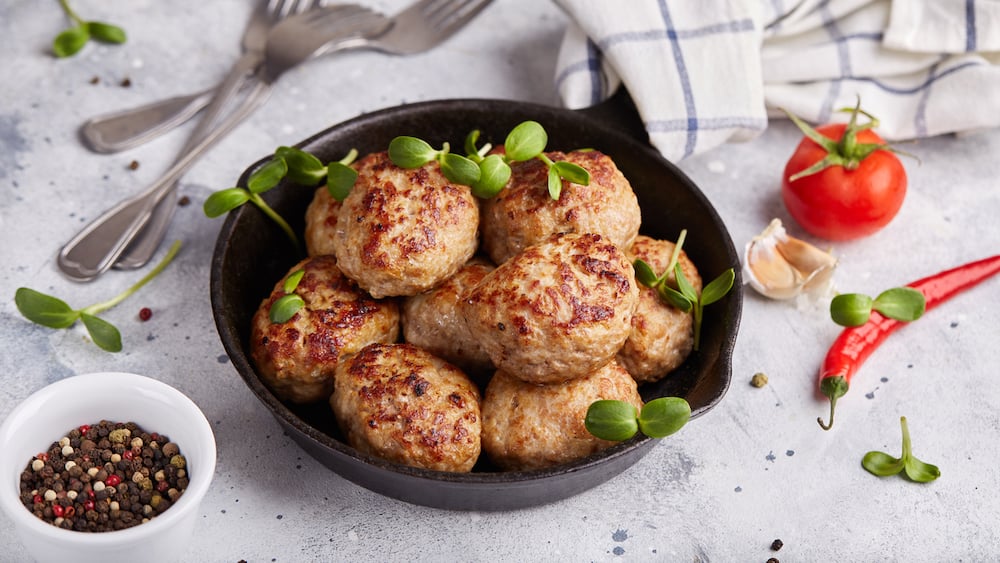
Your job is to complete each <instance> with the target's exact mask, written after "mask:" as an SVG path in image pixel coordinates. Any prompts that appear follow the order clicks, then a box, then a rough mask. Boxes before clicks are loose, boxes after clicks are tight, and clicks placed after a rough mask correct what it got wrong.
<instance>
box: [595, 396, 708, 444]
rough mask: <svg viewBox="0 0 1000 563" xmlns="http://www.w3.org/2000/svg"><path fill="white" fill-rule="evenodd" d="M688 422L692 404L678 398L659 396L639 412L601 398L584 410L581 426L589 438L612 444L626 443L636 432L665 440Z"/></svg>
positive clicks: (629, 405) (633, 408)
mask: <svg viewBox="0 0 1000 563" xmlns="http://www.w3.org/2000/svg"><path fill="white" fill-rule="evenodd" d="M690 419H691V405H689V404H688V402H687V401H686V400H684V399H683V398H681V397H660V398H658V399H653V400H652V401H650V402H648V403H646V404H645V405H643V407H642V409H641V410H636V408H635V407H634V406H633V405H632V404H630V403H627V402H625V401H618V400H612V399H600V400H597V401H594V402H593V403H591V404H590V407H588V408H587V415H586V417H585V418H584V421H583V422H584V426H585V427H586V428H587V431H588V432H590V433H591V434H592V435H594V436H596V437H598V438H600V439H602V440H609V441H613V442H620V441H622V440H628V439H629V438H631V437H632V436H635V434H636V432H642V433H643V434H645V435H646V436H649V437H650V438H665V437H667V436H669V435H671V434H673V433H675V432H677V431H678V430H680V429H681V428H682V427H683V426H684V425H685V424H687V422H688V420H690Z"/></svg>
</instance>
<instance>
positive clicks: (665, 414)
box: [639, 397, 691, 438]
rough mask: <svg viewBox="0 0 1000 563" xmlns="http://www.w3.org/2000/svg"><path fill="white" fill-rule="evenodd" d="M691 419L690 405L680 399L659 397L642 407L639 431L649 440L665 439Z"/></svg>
mask: <svg viewBox="0 0 1000 563" xmlns="http://www.w3.org/2000/svg"><path fill="white" fill-rule="evenodd" d="M690 419H691V405H689V404H688V402H687V401H685V400H684V399H682V398H680V397H660V398H658V399H653V400H652V401H650V402H648V403H646V404H645V405H643V407H642V411H641V412H640V413H639V430H641V431H642V433H643V434H645V435H647V436H649V437H650V438H666V437H667V436H669V435H671V434H673V433H674V432H677V431H678V430H680V429H681V428H682V427H683V426H684V425H685V424H687V422H688V420H690Z"/></svg>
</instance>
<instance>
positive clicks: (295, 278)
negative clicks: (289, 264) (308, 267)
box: [268, 270, 306, 324]
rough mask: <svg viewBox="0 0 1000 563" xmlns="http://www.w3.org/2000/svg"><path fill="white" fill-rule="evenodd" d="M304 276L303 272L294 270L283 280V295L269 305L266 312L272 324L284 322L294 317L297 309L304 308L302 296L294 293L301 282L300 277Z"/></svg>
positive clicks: (304, 272) (304, 303)
mask: <svg viewBox="0 0 1000 563" xmlns="http://www.w3.org/2000/svg"><path fill="white" fill-rule="evenodd" d="M305 274H306V271H305V270H295V271H294V272H292V273H291V274H289V275H288V277H287V278H285V283H284V284H282V287H281V289H282V290H283V291H284V292H285V294H284V295H282V296H281V297H279V298H278V299H276V300H275V301H274V303H272V304H271V309H270V310H268V317H270V319H271V322H272V323H275V324H281V323H283V322H286V321H288V319H290V318H292V317H294V316H295V313H298V312H299V309H301V308H302V307H305V305H306V302H305V301H303V300H302V296H300V295H299V294H298V293H295V288H297V287H299V282H300V281H302V276H304V275H305Z"/></svg>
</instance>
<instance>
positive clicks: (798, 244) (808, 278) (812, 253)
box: [743, 219, 837, 299]
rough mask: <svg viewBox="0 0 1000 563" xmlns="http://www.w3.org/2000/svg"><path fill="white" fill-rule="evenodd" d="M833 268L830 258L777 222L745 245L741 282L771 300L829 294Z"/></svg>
mask: <svg viewBox="0 0 1000 563" xmlns="http://www.w3.org/2000/svg"><path fill="white" fill-rule="evenodd" d="M836 267H837V259H836V258H834V257H833V255H831V254H830V253H828V252H824V251H822V250H820V249H819V248H816V247H815V246H813V245H811V244H809V243H808V242H805V241H803V240H800V239H797V238H795V237H792V236H789V235H788V233H787V232H786V231H785V227H784V226H783V225H782V224H781V220H780V219H774V220H772V221H771V223H770V224H769V225H768V226H767V228H766V229H764V231H763V232H762V233H761V234H759V235H757V236H755V237H754V238H753V239H752V240H751V241H750V242H749V243H747V245H746V247H745V249H744V254H743V277H744V279H745V280H746V281H747V283H749V284H750V286H751V287H753V288H754V289H755V290H757V292H759V293H760V294H761V295H764V296H766V297H769V298H771V299H791V298H793V297H796V296H798V295H801V294H803V293H809V294H811V295H821V294H822V293H824V292H829V291H831V290H832V282H833V272H834V270H835V269H836Z"/></svg>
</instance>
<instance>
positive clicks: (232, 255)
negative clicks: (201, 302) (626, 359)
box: [211, 93, 742, 511]
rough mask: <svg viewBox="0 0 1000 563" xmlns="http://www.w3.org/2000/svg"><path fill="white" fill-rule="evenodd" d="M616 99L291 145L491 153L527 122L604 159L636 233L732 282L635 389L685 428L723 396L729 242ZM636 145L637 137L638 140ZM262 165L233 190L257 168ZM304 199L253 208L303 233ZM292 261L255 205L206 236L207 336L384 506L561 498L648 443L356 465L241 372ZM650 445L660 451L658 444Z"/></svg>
mask: <svg viewBox="0 0 1000 563" xmlns="http://www.w3.org/2000/svg"><path fill="white" fill-rule="evenodd" d="M633 108H634V106H631V104H630V101H629V100H628V97H627V94H623V93H622V94H619V95H617V96H616V97H615V98H613V99H612V100H611V101H610V102H608V103H605V104H604V105H602V106H598V107H597V108H596V109H592V110H588V111H572V110H566V109H558V108H552V107H547V106H543V105H536V104H531V103H521V102H511V101H500V100H441V101H432V102H423V103H416V104H411V105H404V106H400V107H395V108H391V109H386V110H382V111H377V112H374V113H371V114H367V115H362V116H360V117H357V118H355V119H351V120H349V121H346V122H344V123H341V124H339V125H334V126H333V127H331V128H329V129H327V130H325V131H322V132H320V133H318V134H316V135H314V136H312V137H310V138H309V139H306V140H305V141H302V142H301V143H300V144H298V145H297V146H298V147H299V148H302V149H303V150H306V151H308V152H310V153H313V154H315V155H316V156H318V157H319V158H320V159H321V160H322V161H323V162H330V161H333V160H339V159H340V158H342V157H343V156H344V155H345V154H347V152H348V151H349V150H350V149H352V148H356V149H357V150H358V151H359V152H360V153H361V154H366V153H369V152H374V151H380V150H385V149H386V147H388V145H389V141H390V140H391V139H392V138H393V137H396V136H397V135H414V136H417V137H421V138H423V139H425V140H427V141H429V142H430V143H431V144H432V145H434V146H440V145H441V143H443V142H445V141H448V142H450V143H451V145H452V146H453V147H454V146H457V147H461V146H462V141H463V139H464V138H465V136H466V135H467V134H468V132H469V131H470V130H472V129H480V130H481V131H482V132H483V134H482V137H481V142H487V141H488V142H492V143H493V144H494V145H498V144H502V143H503V139H504V138H505V136H506V134H507V132H508V131H510V130H511V129H512V128H513V127H514V126H515V125H517V124H518V123H520V122H522V121H525V120H528V119H532V120H536V121H538V122H540V123H541V124H542V125H543V126H544V127H545V129H546V131H547V132H548V133H549V144H548V149H549V150H572V149H575V148H584V147H587V148H594V149H598V150H601V151H603V152H604V153H606V154H608V155H610V156H611V157H612V158H613V159H614V160H615V162H616V163H617V164H618V166H619V168H620V169H621V170H622V171H623V172H624V174H625V176H626V177H627V178H628V179H629V180H630V182H631V183H632V186H633V188H634V190H635V192H636V195H637V196H638V199H639V203H640V206H641V207H642V232H643V233H644V234H647V235H649V236H652V237H654V238H663V239H669V240H675V239H676V237H677V235H678V233H679V232H680V231H681V229H687V230H688V236H687V242H685V245H684V248H685V250H686V251H687V253H688V255H689V256H690V257H691V259H692V260H694V262H695V264H696V265H697V266H698V268H699V270H700V273H701V275H702V277H703V278H704V279H705V280H706V282H707V281H708V280H711V279H713V278H715V277H716V276H718V275H719V274H720V273H721V272H723V271H724V270H725V269H727V268H730V267H733V268H735V270H736V273H737V279H736V285H735V289H734V291H732V292H730V293H729V295H728V296H727V297H725V298H724V299H723V300H722V301H720V302H718V303H716V304H713V305H711V306H709V307H707V308H706V309H705V317H704V326H703V328H702V335H701V350H700V351H698V352H696V353H693V354H692V355H691V357H689V359H688V360H687V361H686V362H685V363H684V365H682V366H681V367H680V368H678V369H677V370H676V372H675V373H672V374H671V375H670V376H669V377H667V378H665V379H663V380H661V381H660V382H658V383H655V384H648V385H645V386H643V387H641V388H640V391H641V393H642V396H643V399H644V400H647V401H648V400H651V399H653V398H656V397H660V396H680V397H684V398H686V399H687V401H688V402H689V403H690V405H691V410H692V419H694V418H696V417H698V416H701V415H703V414H705V412H707V411H708V410H709V409H711V408H712V407H713V406H715V405H716V404H717V403H718V402H719V401H720V400H721V399H722V397H723V395H724V394H725V392H726V390H727V388H728V387H729V381H730V377H731V365H730V362H731V357H732V349H733V345H734V344H735V341H736V332H737V328H738V325H739V320H740V312H741V308H742V298H741V292H740V291H739V288H740V285H741V283H742V282H741V280H740V275H739V270H740V269H739V259H738V257H737V254H736V250H735V248H734V247H733V242H732V240H731V239H730V236H729V233H728V231H727V230H726V227H725V225H723V223H722V221H721V220H720V218H719V216H718V214H717V213H716V211H715V210H714V209H713V207H712V206H711V204H710V203H709V202H708V200H707V199H706V198H705V196H704V195H703V194H702V193H701V191H700V190H699V189H698V188H697V187H696V186H695V185H694V184H693V183H692V182H691V181H690V180H689V179H688V178H687V177H686V176H685V175H684V174H683V173H682V172H681V171H680V170H678V169H677V168H676V167H674V166H673V165H672V164H671V163H669V162H667V161H666V160H664V159H663V158H662V156H661V155H660V154H659V153H658V152H657V151H655V150H654V149H652V148H651V147H650V146H649V145H648V144H646V142H645V141H644V140H639V139H646V136H645V133H644V131H643V129H642V126H641V124H640V123H639V122H638V121H637V117H636V114H635V113H634V109H633ZM640 135H641V136H640ZM267 158H268V157H265V158H263V159H261V160H260V161H259V162H257V163H255V164H253V165H252V166H251V167H250V168H248V169H247V170H246V171H245V172H244V173H243V175H242V177H241V178H240V185H241V186H245V185H246V181H247V178H248V177H249V175H250V173H252V172H253V171H254V170H255V169H256V168H257V167H258V166H260V165H261V164H262V163H263V162H265V161H266V160H267ZM313 191H314V190H313V189H312V188H304V187H301V186H295V185H279V186H278V187H277V188H275V189H273V190H271V191H269V192H267V193H265V194H264V195H265V199H266V200H267V201H268V203H269V204H270V205H272V206H273V207H274V208H275V209H276V210H277V211H278V212H279V213H280V214H281V215H282V216H283V217H285V218H286V219H288V220H289V221H290V222H291V223H292V226H293V227H294V228H296V229H298V232H300V233H301V232H302V229H303V223H304V214H305V209H306V206H307V205H308V204H309V201H310V200H311V199H312V194H313ZM299 259H300V256H298V255H297V254H296V252H295V251H294V249H293V248H292V247H291V245H290V243H289V242H288V240H287V239H286V238H285V235H284V234H283V233H282V232H281V231H280V230H279V229H278V228H277V227H276V226H275V225H274V224H273V223H272V222H271V221H270V220H269V219H267V218H265V217H264V215H263V214H262V213H260V212H259V211H258V210H257V209H256V208H255V207H252V206H246V205H245V206H242V207H241V208H239V209H238V210H237V211H234V212H232V213H230V215H229V216H228V217H227V219H226V221H225V223H224V225H223V226H222V230H221V232H220V233H219V238H218V241H217V242H216V246H215V254H214V256H213V258H212V266H211V298H212V308H213V312H214V316H215V322H216V326H217V328H218V331H219V336H220V338H221V339H222V343H223V345H224V346H225V349H226V352H227V353H228V354H229V357H230V359H231V360H232V362H233V365H234V366H235V367H236V370H237V371H238V372H239V374H240V375H241V376H242V378H243V380H244V381H245V382H246V384H247V386H248V387H249V388H250V389H251V391H253V393H254V394H255V395H256V396H257V398H258V399H259V400H260V401H261V402H262V403H264V405H265V406H266V407H267V408H268V410H270V411H271V413H272V414H273V415H274V417H275V418H276V419H277V420H278V422H279V423H280V424H281V425H282V426H283V427H284V429H285V430H286V431H287V432H288V434H289V435H290V436H291V437H292V439H293V440H295V441H296V442H297V443H298V444H299V445H300V446H301V447H302V448H303V449H305V450H306V451H307V452H308V453H309V454H310V455H312V456H313V457H314V458H316V459H317V460H318V461H320V462H321V463H323V464H324V465H326V466H327V467H329V468H330V469H332V470H333V471H334V472H336V473H338V474H339V475H341V476H342V477H344V478H346V479H348V480H350V481H353V482H354V483H356V484H358V485H361V486H362V487H366V488H368V489H370V490H372V491H375V492H378V493H381V494H383V495H386V496H389V497H392V498H395V499H399V500H403V501H406V502H410V503H414V504H420V505H425V506H431V507H437V508H445V509H458V510H484V511H485V510H509V509H516V508H522V507H528V506H534V505H541V504H545V503H549V502H553V501H556V500H560V499H564V498H567V497H569V496H572V495H575V494H577V493H579V492H582V491H584V490H587V489H589V488H591V487H594V486H596V485H598V484H600V483H603V482H604V481H606V480H608V479H610V478H611V477H613V476H615V475H617V474H619V473H621V472H622V471H624V470H625V469H627V468H628V467H630V466H631V465H632V464H634V463H635V462H636V461H638V460H639V459H640V458H641V457H642V456H643V455H645V454H646V453H647V452H648V451H649V450H650V449H651V448H652V447H653V446H654V445H656V444H657V442H658V441H657V440H653V439H650V438H645V437H638V436H637V437H635V438H633V439H631V440H629V441H627V442H623V443H620V444H617V445H615V446H613V447H611V448H610V449H607V450H605V451H603V452H600V453H598V454H595V455H593V456H591V457H589V458H587V459H584V460H580V461H578V462H575V463H570V464H565V465H561V466H558V467H553V468H550V469H545V470H539V471H525V472H502V471H499V470H497V469H496V468H494V467H491V466H490V465H489V462H488V461H487V460H486V459H485V454H484V455H483V459H482V460H481V461H480V463H479V464H478V465H477V466H476V468H475V469H474V470H473V472H472V473H467V474H450V473H444V472H437V471H428V470H422V469H416V468H411V467H406V466H402V465H398V464H395V463H391V462H388V461H385V460H382V459H378V458H374V457H371V456H368V455H364V454H362V453H360V452H358V451H357V450H355V449H354V448H352V447H350V446H348V445H347V444H346V443H345V442H344V441H343V437H342V435H341V433H340V432H339V431H338V429H337V428H336V424H335V422H334V421H333V416H332V413H331V412H330V411H329V407H328V406H327V405H326V404H325V403H324V404H320V405H317V406H314V407H302V406H298V405H293V404H291V403H288V404H286V403H284V402H282V401H280V400H278V399H277V398H276V397H275V396H274V395H273V394H272V393H271V392H270V390H268V388H267V387H265V386H264V384H263V383H262V382H261V380H260V379H259V378H258V376H257V374H256V373H255V372H254V367H253V365H252V363H251V361H250V359H249V358H250V349H249V332H250V319H251V317H252V316H253V314H254V312H255V311H256V309H257V307H258V306H259V305H260V302H261V300H263V299H264V298H265V297H266V296H267V295H268V294H269V292H270V291H271V289H272V288H273V286H274V284H275V283H276V282H277V280H279V279H281V277H282V276H284V275H285V274H286V273H287V271H288V269H289V268H291V266H292V265H294V264H295V263H296V262H297V261H298V260H299ZM661 447H666V448H669V447H670V439H669V438H667V439H666V441H665V443H664V444H663V445H662V446H661Z"/></svg>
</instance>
